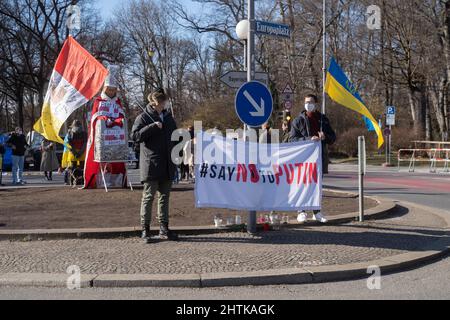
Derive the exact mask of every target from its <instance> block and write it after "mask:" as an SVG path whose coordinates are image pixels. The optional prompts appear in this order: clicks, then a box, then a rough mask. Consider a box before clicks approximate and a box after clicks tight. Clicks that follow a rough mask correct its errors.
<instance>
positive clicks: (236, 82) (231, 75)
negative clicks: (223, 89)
mask: <svg viewBox="0 0 450 320" xmlns="http://www.w3.org/2000/svg"><path fill="white" fill-rule="evenodd" d="M220 81H221V82H222V83H224V84H226V85H227V86H229V87H230V88H234V89H238V88H240V87H241V86H243V85H244V84H245V83H246V82H247V72H245V71H228V72H227V73H225V74H224V75H223V76H221V77H220ZM255 81H258V82H261V83H263V84H265V85H266V86H268V85H269V74H268V73H265V72H256V73H255Z"/></svg>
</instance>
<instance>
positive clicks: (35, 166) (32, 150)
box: [25, 131, 64, 171]
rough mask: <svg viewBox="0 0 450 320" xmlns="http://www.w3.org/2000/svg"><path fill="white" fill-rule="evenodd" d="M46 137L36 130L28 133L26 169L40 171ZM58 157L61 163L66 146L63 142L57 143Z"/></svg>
mask: <svg viewBox="0 0 450 320" xmlns="http://www.w3.org/2000/svg"><path fill="white" fill-rule="evenodd" d="M43 140H44V137H43V136H42V135H41V134H40V133H38V132H36V131H32V132H30V133H28V134H27V143H28V145H29V147H28V149H27V151H26V152H25V169H29V170H33V171H39V170H40V168H41V159H42V151H41V144H42V141H43ZM55 146H56V150H55V151H56V157H57V158H58V161H59V163H61V160H62V156H63V152H64V146H63V145H62V144H59V143H56V142H55Z"/></svg>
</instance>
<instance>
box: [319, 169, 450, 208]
mask: <svg viewBox="0 0 450 320" xmlns="http://www.w3.org/2000/svg"><path fill="white" fill-rule="evenodd" d="M364 181H365V182H364V184H365V194H367V195H376V196H382V197H385V198H390V199H393V200H401V201H407V202H411V203H415V204H419V205H423V206H428V207H432V208H437V209H441V210H449V214H450V174H449V173H429V172H427V170H426V169H421V170H420V169H419V170H417V171H416V172H415V173H409V172H408V171H407V170H405V169H403V170H401V171H400V172H399V170H398V169H397V168H381V167H379V166H378V167H375V166H368V167H367V174H366V176H365V180H364ZM324 187H333V188H336V189H339V190H342V191H352V192H358V174H357V166H356V165H331V166H330V174H329V175H326V176H325V178H324Z"/></svg>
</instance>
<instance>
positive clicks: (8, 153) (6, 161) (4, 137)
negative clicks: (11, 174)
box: [0, 133, 12, 171]
mask: <svg viewBox="0 0 450 320" xmlns="http://www.w3.org/2000/svg"><path fill="white" fill-rule="evenodd" d="M8 139H9V134H7V133H5V134H0V144H1V145H3V147H4V148H5V153H4V154H3V166H2V169H3V171H11V170H12V149H11V148H10V147H9V146H7V145H6V141H8Z"/></svg>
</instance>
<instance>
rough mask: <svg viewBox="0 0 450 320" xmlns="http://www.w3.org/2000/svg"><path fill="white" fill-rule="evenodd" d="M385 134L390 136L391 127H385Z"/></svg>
mask: <svg viewBox="0 0 450 320" xmlns="http://www.w3.org/2000/svg"><path fill="white" fill-rule="evenodd" d="M384 135H385V136H386V137H389V136H390V135H391V129H389V128H385V129H384Z"/></svg>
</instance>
